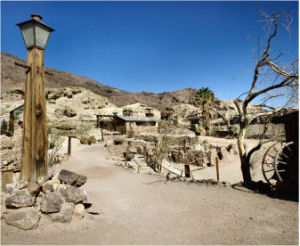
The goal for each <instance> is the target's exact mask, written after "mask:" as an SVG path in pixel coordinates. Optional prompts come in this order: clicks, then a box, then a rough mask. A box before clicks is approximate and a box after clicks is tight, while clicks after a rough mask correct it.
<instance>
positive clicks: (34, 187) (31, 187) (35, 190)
mask: <svg viewBox="0 0 300 246" xmlns="http://www.w3.org/2000/svg"><path fill="white" fill-rule="evenodd" d="M40 190H41V186H40V185H39V184H37V183H34V182H30V183H29V184H28V191H29V193H30V194H31V195H32V196H37V195H38V194H39V192H40Z"/></svg>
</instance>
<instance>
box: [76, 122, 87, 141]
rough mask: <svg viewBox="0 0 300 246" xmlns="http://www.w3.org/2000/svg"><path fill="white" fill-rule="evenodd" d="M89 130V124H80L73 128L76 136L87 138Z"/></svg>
mask: <svg viewBox="0 0 300 246" xmlns="http://www.w3.org/2000/svg"><path fill="white" fill-rule="evenodd" d="M89 130H91V126H90V125H83V124H82V125H80V126H79V127H78V128H77V129H76V130H75V135H76V136H77V137H78V138H80V139H81V138H83V137H85V138H87V137H88V131H89Z"/></svg>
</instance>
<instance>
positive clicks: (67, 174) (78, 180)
mask: <svg viewBox="0 0 300 246" xmlns="http://www.w3.org/2000/svg"><path fill="white" fill-rule="evenodd" d="M58 179H59V180H61V181H62V182H64V183H66V184H69V185H74V186H77V187H79V186H81V185H83V184H85V182H86V180H87V177H86V176H83V175H79V174H77V173H74V172H71V171H68V170H65V169H62V170H61V171H60V173H59V175H58Z"/></svg>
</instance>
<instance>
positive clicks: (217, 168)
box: [216, 157, 219, 181]
mask: <svg viewBox="0 0 300 246" xmlns="http://www.w3.org/2000/svg"><path fill="white" fill-rule="evenodd" d="M216 172H217V180H218V181H219V158H218V157H216Z"/></svg>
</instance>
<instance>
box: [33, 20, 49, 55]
mask: <svg viewBox="0 0 300 246" xmlns="http://www.w3.org/2000/svg"><path fill="white" fill-rule="evenodd" d="M49 34H50V32H49V30H48V29H46V28H45V27H43V26H41V25H36V26H35V36H36V37H35V38H36V40H35V44H36V46H37V47H39V48H41V49H45V47H46V45H47V41H48V37H49Z"/></svg>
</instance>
